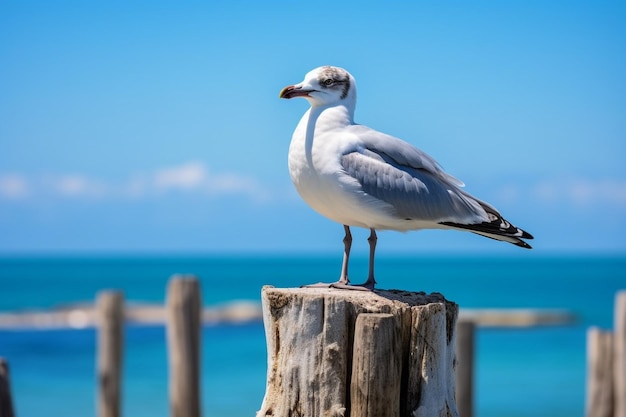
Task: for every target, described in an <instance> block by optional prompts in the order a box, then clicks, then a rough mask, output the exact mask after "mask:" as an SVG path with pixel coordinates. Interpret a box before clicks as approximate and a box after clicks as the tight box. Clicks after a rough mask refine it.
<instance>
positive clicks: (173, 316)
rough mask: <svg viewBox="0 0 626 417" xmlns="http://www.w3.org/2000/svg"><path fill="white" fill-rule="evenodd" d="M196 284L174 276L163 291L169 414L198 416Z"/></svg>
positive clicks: (199, 308) (193, 279)
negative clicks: (165, 318)
mask: <svg viewBox="0 0 626 417" xmlns="http://www.w3.org/2000/svg"><path fill="white" fill-rule="evenodd" d="M201 314H202V302H201V295H200V283H199V281H198V279H197V278H196V277H194V276H191V275H175V276H173V277H172V279H171V280H170V283H169V287H168V292H167V345H168V351H169V369H170V384H169V392H170V408H171V415H172V416H173V417H200V336H201Z"/></svg>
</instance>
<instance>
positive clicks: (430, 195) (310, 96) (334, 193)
mask: <svg viewBox="0 0 626 417" xmlns="http://www.w3.org/2000/svg"><path fill="white" fill-rule="evenodd" d="M279 97H280V98H285V99H291V98H295V97H302V98H304V99H306V100H307V101H308V102H309V104H310V105H311V107H310V108H309V109H308V110H307V111H306V113H304V116H302V119H300V122H299V123H298V126H297V127H296V130H295V131H294V132H293V136H292V139H291V144H290V146H289V174H290V176H291V180H292V181H293V183H294V185H295V187H296V190H297V191H298V193H299V194H300V196H301V197H302V199H303V200H304V201H305V202H306V203H307V204H308V205H309V206H311V208H313V210H315V211H316V212H318V213H319V214H321V215H323V216H325V217H327V218H328V219H330V220H333V221H335V222H337V223H339V224H342V225H343V228H344V232H345V237H344V239H343V243H344V253H343V263H342V267H341V275H340V277H339V280H338V281H337V282H335V283H331V284H326V283H319V284H313V285H309V286H310V287H333V288H343V289H357V290H373V289H374V286H375V284H376V279H375V278H374V254H375V251H376V242H377V240H378V238H377V235H376V230H396V231H402V232H406V231H409V230H420V229H454V230H461V231H469V232H473V233H476V234H478V235H482V236H485V237H488V238H491V239H495V240H501V241H504V242H509V243H512V244H514V245H517V246H520V247H522V248H527V249H530V248H531V246H530V245H529V244H528V243H526V242H524V240H522V239H532V238H533V236H532V235H531V234H529V233H528V232H526V231H524V230H522V229H520V228H518V227H516V226H514V225H512V224H511V223H509V222H508V221H507V220H505V219H504V218H503V217H502V215H501V214H500V213H499V212H498V210H496V209H495V208H494V207H493V206H491V205H490V204H488V203H486V202H484V201H482V200H479V199H477V198H476V197H473V196H472V195H470V194H469V193H467V192H466V191H464V190H463V189H462V187H463V186H464V184H463V183H462V182H461V181H459V180H458V179H456V178H455V177H453V176H451V175H450V174H448V173H446V172H445V171H444V170H443V168H442V167H441V165H439V164H438V163H437V161H435V160H434V159H433V158H432V157H431V156H429V155H428V154H426V153H425V152H423V151H421V150H420V149H418V148H416V147H415V146H413V145H411V144H409V143H407V142H405V141H403V140H401V139H398V138H396V137H393V136H390V135H387V134H385V133H382V132H379V131H377V130H374V129H371V128H369V127H367V126H364V125H360V124H357V123H355V122H354V110H355V107H356V82H355V80H354V77H353V76H352V75H351V74H350V73H349V72H348V71H346V70H345V69H343V68H339V67H333V66H323V67H319V68H316V69H314V70H312V71H310V72H309V73H307V74H306V75H305V77H304V80H303V81H302V82H301V83H299V84H295V85H289V86H287V87H285V88H283V89H282V91H281V92H280V94H279ZM352 226H354V227H362V228H366V229H369V230H370V235H369V238H368V239H367V240H368V242H369V273H368V277H367V281H365V282H364V283H363V284H360V285H352V284H351V283H350V279H349V278H348V263H349V259H350V248H351V246H352V234H351V232H350V227H352Z"/></svg>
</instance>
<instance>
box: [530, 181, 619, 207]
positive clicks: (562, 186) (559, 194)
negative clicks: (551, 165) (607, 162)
mask: <svg viewBox="0 0 626 417" xmlns="http://www.w3.org/2000/svg"><path fill="white" fill-rule="evenodd" d="M532 196H533V197H535V198H537V199H539V200H541V201H544V202H547V203H560V202H565V203H570V204H574V205H576V206H590V205H596V204H609V205H615V206H620V207H626V180H619V179H602V180H588V179H567V180H546V181H543V182H540V183H538V184H536V185H535V186H534V187H533V189H532Z"/></svg>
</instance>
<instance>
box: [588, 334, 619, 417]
mask: <svg viewBox="0 0 626 417" xmlns="http://www.w3.org/2000/svg"><path fill="white" fill-rule="evenodd" d="M586 402H587V404H586V413H585V415H586V416H587V417H613V412H614V404H615V403H614V397H613V334H612V333H611V332H610V331H602V330H600V329H598V328H597V327H591V328H589V330H587V401H586Z"/></svg>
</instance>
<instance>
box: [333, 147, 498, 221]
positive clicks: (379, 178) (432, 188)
mask: <svg viewBox="0 0 626 417" xmlns="http://www.w3.org/2000/svg"><path fill="white" fill-rule="evenodd" d="M400 159H401V158H400ZM341 164H342V166H343V168H344V170H345V172H346V173H347V174H348V175H350V176H351V177H352V178H354V179H355V180H356V181H358V182H359V184H360V185H361V187H362V190H363V192H365V193H367V194H369V195H371V196H372V197H375V198H377V199H379V200H382V201H384V202H386V203H388V204H389V205H391V206H392V207H393V209H394V215H395V216H397V217H398V218H402V219H407V220H423V221H433V222H437V223H439V222H442V221H454V222H463V223H465V222H468V221H473V222H476V221H479V220H481V219H483V218H484V217H485V216H486V214H485V212H484V210H483V209H482V208H481V207H480V205H479V204H478V203H477V202H476V201H475V200H473V199H471V198H468V195H467V194H466V193H463V192H462V191H461V190H459V189H458V188H456V186H454V185H453V184H451V183H450V182H448V181H446V180H445V177H443V178H442V177H440V176H439V175H437V173H436V172H431V171H430V170H428V169H427V168H415V167H413V166H408V165H406V164H402V163H400V162H399V161H397V160H396V159H395V158H393V157H391V156H390V155H388V154H385V153H382V152H380V151H377V150H376V149H360V150H359V151H354V152H350V153H348V154H345V155H343V156H342V158H341Z"/></svg>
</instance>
